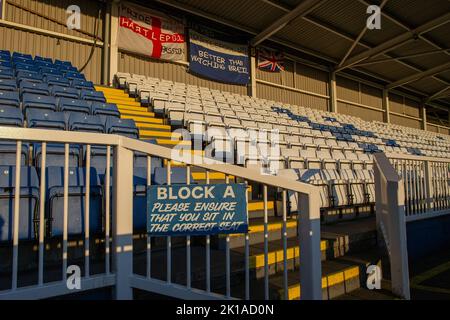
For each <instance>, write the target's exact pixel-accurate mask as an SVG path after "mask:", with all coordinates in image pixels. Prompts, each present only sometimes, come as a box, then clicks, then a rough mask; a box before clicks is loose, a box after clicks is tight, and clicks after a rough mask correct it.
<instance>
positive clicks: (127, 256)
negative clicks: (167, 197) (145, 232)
mask: <svg viewBox="0 0 450 320" xmlns="http://www.w3.org/2000/svg"><path fill="white" fill-rule="evenodd" d="M113 167H114V177H113V254H114V271H115V273H116V288H115V289H116V290H115V298H116V299H118V300H129V299H132V298H133V291H132V289H131V287H130V283H129V278H130V276H131V275H132V274H133V152H132V151H130V150H128V149H125V148H124V147H122V146H120V145H119V146H116V147H114V166H113Z"/></svg>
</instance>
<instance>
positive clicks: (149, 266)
mask: <svg viewBox="0 0 450 320" xmlns="http://www.w3.org/2000/svg"><path fill="white" fill-rule="evenodd" d="M151 184H152V157H151V156H147V186H150V185H151ZM146 194H147V193H146ZM151 277H152V237H151V235H150V234H148V233H147V278H151Z"/></svg>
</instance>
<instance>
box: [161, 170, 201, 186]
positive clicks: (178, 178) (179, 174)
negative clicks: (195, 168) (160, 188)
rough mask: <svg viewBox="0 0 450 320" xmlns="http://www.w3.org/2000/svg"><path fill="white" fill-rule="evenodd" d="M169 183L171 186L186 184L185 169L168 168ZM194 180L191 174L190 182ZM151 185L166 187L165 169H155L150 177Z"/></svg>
mask: <svg viewBox="0 0 450 320" xmlns="http://www.w3.org/2000/svg"><path fill="white" fill-rule="evenodd" d="M170 171H171V172H170V183H171V184H186V183H187V179H186V173H187V169H186V168H182V167H173V168H170ZM193 181H194V179H193V177H192V174H191V182H193ZM152 184H156V185H166V184H167V168H155V173H154V174H153V176H152Z"/></svg>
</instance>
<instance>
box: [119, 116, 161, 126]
mask: <svg viewBox="0 0 450 320" xmlns="http://www.w3.org/2000/svg"><path fill="white" fill-rule="evenodd" d="M121 118H123V119H133V120H134V121H135V122H136V123H142V124H144V123H145V124H146V123H154V124H163V119H158V118H152V117H139V116H133V115H126V114H125V115H121Z"/></svg>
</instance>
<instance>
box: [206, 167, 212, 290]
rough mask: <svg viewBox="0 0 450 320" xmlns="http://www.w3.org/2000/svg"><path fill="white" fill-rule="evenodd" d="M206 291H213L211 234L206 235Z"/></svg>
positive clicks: (207, 178) (207, 181)
mask: <svg viewBox="0 0 450 320" xmlns="http://www.w3.org/2000/svg"><path fill="white" fill-rule="evenodd" d="M209 182H210V181H209V170H206V184H209ZM206 291H207V292H210V291H211V236H210V235H207V236H206Z"/></svg>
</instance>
